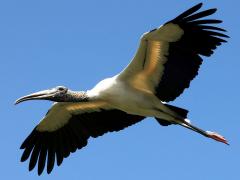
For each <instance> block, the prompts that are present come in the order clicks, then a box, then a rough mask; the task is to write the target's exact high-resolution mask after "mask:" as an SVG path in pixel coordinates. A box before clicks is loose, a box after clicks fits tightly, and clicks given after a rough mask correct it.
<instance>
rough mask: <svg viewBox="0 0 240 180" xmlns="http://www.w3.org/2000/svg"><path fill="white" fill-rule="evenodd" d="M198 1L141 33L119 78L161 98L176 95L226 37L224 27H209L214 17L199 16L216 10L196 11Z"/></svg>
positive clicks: (187, 85)
mask: <svg viewBox="0 0 240 180" xmlns="http://www.w3.org/2000/svg"><path fill="white" fill-rule="evenodd" d="M201 6H202V3H200V4H198V5H196V6H194V7H192V8H190V9H189V10H187V11H185V12H184V13H182V14H180V15H179V16H178V17H176V18H175V19H173V20H171V21H169V22H167V23H166V24H164V25H162V26H160V27H159V28H157V29H154V30H152V31H150V32H148V33H145V34H144V35H143V36H142V38H141V42H140V46H139V48H138V50H137V52H136V54H135V57H134V58H133V60H132V61H131V62H130V64H129V65H128V66H127V67H126V68H125V69H124V70H123V71H122V72H121V73H120V74H119V78H121V79H123V80H124V81H127V82H129V83H130V85H132V86H134V87H135V88H138V89H140V90H143V91H146V92H151V93H154V94H156V96H157V97H158V98H159V99H160V100H162V101H166V102H168V101H172V100H174V99H175V98H176V97H178V96H179V95H180V94H181V93H182V92H183V91H184V89H185V88H188V87H189V85H190V81H191V80H192V79H193V78H194V77H195V76H196V75H197V74H198V69H199V67H200V65H201V63H202V58H201V57H200V55H203V56H210V55H211V54H212V53H213V50H214V49H216V47H217V46H219V45H221V43H223V42H226V41H225V40H224V39H222V38H227V37H228V36H226V35H225V34H222V33H220V32H221V31H225V30H224V29H221V28H218V27H215V26H212V24H218V23H221V21H220V20H215V19H201V18H204V17H207V16H209V15H212V14H213V13H215V12H216V9H208V10H205V11H201V12H198V13H197V12H196V11H198V10H199V9H200V8H201Z"/></svg>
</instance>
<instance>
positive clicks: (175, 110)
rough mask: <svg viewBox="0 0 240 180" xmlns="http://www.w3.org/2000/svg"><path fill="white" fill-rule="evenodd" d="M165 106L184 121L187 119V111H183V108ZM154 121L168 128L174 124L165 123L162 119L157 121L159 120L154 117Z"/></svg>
mask: <svg viewBox="0 0 240 180" xmlns="http://www.w3.org/2000/svg"><path fill="white" fill-rule="evenodd" d="M165 106H167V107H168V108H169V109H171V110H172V111H174V112H176V113H177V114H179V115H180V116H181V117H182V118H184V119H185V118H187V114H188V110H186V109H183V108H179V107H176V106H172V105H169V104H165ZM155 119H156V120H157V122H158V123H159V124H160V125H162V126H168V125H171V124H176V123H174V122H170V121H167V120H164V119H159V118H156V117H155Z"/></svg>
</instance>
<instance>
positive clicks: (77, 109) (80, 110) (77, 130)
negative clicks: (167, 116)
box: [21, 102, 144, 175]
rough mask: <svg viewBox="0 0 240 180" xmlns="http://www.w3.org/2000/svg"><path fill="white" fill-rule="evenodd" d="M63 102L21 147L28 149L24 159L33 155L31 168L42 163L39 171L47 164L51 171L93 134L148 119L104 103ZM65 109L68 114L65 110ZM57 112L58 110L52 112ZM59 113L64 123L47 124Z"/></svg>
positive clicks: (57, 105) (100, 133)
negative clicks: (109, 106) (112, 107)
mask: <svg viewBox="0 0 240 180" xmlns="http://www.w3.org/2000/svg"><path fill="white" fill-rule="evenodd" d="M59 104H60V103H57V104H56V105H55V106H56V107H53V108H52V109H53V110H50V111H49V113H48V114H47V115H46V116H47V117H48V118H49V119H47V120H46V119H43V120H42V122H40V124H39V125H38V126H36V128H34V130H33V131H32V132H31V134H30V135H29V136H28V137H27V138H26V140H25V141H24V142H23V143H22V145H21V149H24V152H23V155H22V158H21V161H26V160H27V159H28V158H30V162H29V170H30V171H31V170H32V169H33V168H34V167H35V166H36V164H38V174H39V175H40V174H41V173H42V172H43V170H44V167H45V164H46V165H47V172H48V173H50V172H51V171H52V169H53V167H54V164H55V163H56V164H57V165H58V166H59V165H60V164H61V163H62V161H63V159H64V158H66V157H68V156H69V155H70V153H73V152H75V151H76V150H77V149H81V148H82V147H84V146H86V145H87V141H88V139H89V138H90V137H94V138H96V137H98V136H101V135H103V134H104V133H107V132H113V131H119V130H122V129H124V128H126V127H128V126H131V125H132V124H135V123H137V122H139V121H141V120H142V119H144V117H142V116H136V115H130V114H127V113H125V112H123V111H119V110H115V109H110V108H108V107H106V106H104V105H103V104H102V105H100V106H99V105H98V106H94V105H93V104H92V103H87V102H85V103H69V104H68V105H66V104H65V105H63V106H59ZM62 111H64V112H65V113H68V114H67V115H64V114H61V112H62ZM53 112H54V113H55V114H52V113H53ZM56 113H60V114H61V116H63V118H62V119H60V121H61V122H60V123H56V122H55V123H53V124H55V125H50V126H48V125H47V123H44V124H43V121H48V123H49V122H50V121H51V120H52V121H56V120H55V116H54V115H56ZM50 116H52V117H50ZM64 118H65V119H64ZM66 118H67V119H66ZM41 123H42V124H41ZM57 124H61V125H60V126H57ZM40 125H41V126H40ZM48 127H49V129H48ZM53 127H57V128H53Z"/></svg>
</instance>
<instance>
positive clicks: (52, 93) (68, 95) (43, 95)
mask: <svg viewBox="0 0 240 180" xmlns="http://www.w3.org/2000/svg"><path fill="white" fill-rule="evenodd" d="M29 100H49V101H54V102H82V101H87V95H86V93H85V92H84V91H71V90H69V89H68V88H66V87H64V86H57V87H55V88H52V89H48V90H43V91H39V92H36V93H32V94H29V95H27V96H23V97H21V98H19V99H17V100H16V101H15V104H19V103H21V102H23V101H29Z"/></svg>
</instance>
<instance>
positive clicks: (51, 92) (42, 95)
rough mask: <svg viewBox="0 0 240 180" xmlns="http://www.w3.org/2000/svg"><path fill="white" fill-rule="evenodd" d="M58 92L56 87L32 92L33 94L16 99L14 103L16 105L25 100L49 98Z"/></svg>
mask: <svg viewBox="0 0 240 180" xmlns="http://www.w3.org/2000/svg"><path fill="white" fill-rule="evenodd" d="M56 92H57V90H56V89H49V90H43V91H39V92H36V93H32V94H29V95H26V96H23V97H20V98H19V99H17V100H16V101H15V103H14V104H15V105H16V104H19V103H21V102H23V101H29V100H47V99H50V98H52V97H54V95H55V94H56Z"/></svg>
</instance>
